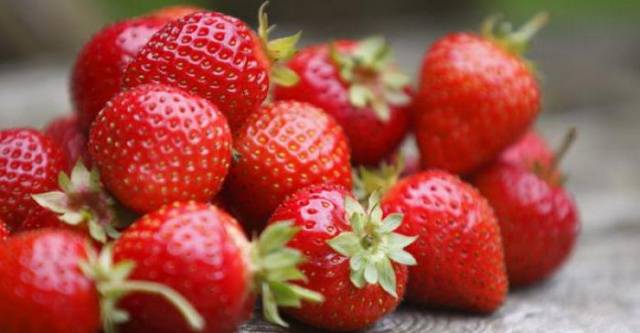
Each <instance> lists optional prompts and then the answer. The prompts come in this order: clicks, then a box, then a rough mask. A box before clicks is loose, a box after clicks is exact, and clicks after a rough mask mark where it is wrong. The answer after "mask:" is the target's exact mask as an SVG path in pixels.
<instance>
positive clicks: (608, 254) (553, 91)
mask: <svg viewBox="0 0 640 333" xmlns="http://www.w3.org/2000/svg"><path fill="white" fill-rule="evenodd" d="M409 23H410V22H409ZM390 37H392V38H394V37H398V38H399V33H397V34H396V35H395V36H394V33H393V32H392V33H391V36H390ZM409 38H411V37H409ZM423 40H424V39H422V40H420V41H418V40H417V39H416V40H413V41H412V40H410V39H407V38H404V39H400V42H399V46H400V50H399V51H398V54H399V56H400V59H401V60H402V62H403V64H404V65H405V67H407V68H408V69H414V68H415V66H416V64H417V62H418V58H419V57H420V55H421V53H422V52H423V47H424V45H426V42H423ZM565 42H566V40H565ZM606 42H607V43H609V44H606V45H605V47H602V48H603V49H604V48H606V49H607V50H610V49H617V50H620V48H621V47H623V46H622V45H623V44H616V45H611V43H614V42H615V41H611V40H608V39H607V40H606ZM553 43H554V41H550V42H549V44H551V46H552V47H551V48H547V49H543V50H542V51H540V54H539V55H541V58H543V59H547V60H548V59H553V61H551V60H548V61H547V62H545V64H546V69H547V70H548V71H549V72H551V73H554V75H548V77H547V82H546V83H545V85H546V86H547V91H549V92H550V93H548V94H547V95H546V96H547V105H550V109H551V111H552V112H547V113H545V114H544V115H543V116H542V117H541V120H540V122H539V125H538V127H539V128H540V129H541V130H542V132H543V133H544V134H546V135H547V136H548V137H549V138H550V140H551V141H552V142H558V140H559V139H560V137H561V136H562V133H563V131H564V130H565V129H566V128H567V127H569V126H574V125H575V126H577V127H578V128H579V130H580V138H579V140H578V142H577V144H576V146H575V149H574V150H573V151H572V152H571V154H570V155H569V156H568V159H567V160H566V161H565V163H564V169H565V170H567V171H569V175H570V181H569V187H570V188H571V190H572V191H573V192H574V193H575V194H576V197H577V201H578V204H579V206H580V211H581V216H582V221H583V230H582V235H581V237H580V240H579V243H578V246H577V248H576V251H575V253H574V256H573V257H572V258H571V260H570V261H569V262H568V263H567V265H566V266H565V267H564V268H563V269H562V270H561V271H560V273H559V274H558V275H556V276H555V277H554V278H553V279H551V280H550V281H548V282H546V283H544V284H542V285H538V286H535V287H532V288H529V289H526V290H518V291H514V292H512V293H511V294H510V295H509V298H508V301H507V303H506V304H505V306H504V307H503V308H502V309H501V310H500V311H498V312H497V313H495V314H494V315H491V316H487V317H481V316H473V315H467V314H462V313H449V312H435V311H431V310H427V309H421V308H417V307H413V306H411V305H403V306H402V307H401V308H400V309H399V310H398V311H397V312H396V313H394V314H392V315H390V316H388V317H386V318H384V319H383V320H382V321H380V322H379V323H378V324H377V325H376V326H375V327H373V328H371V329H370V330H369V332H445V331H446V332H629V333H635V332H640V208H639V207H640V176H639V175H638V174H639V172H640V129H639V128H640V79H638V77H639V76H638V75H637V73H635V74H634V72H632V71H626V70H625V69H624V68H622V69H621V68H618V67H615V66H613V65H611V66H604V65H600V63H601V61H603V62H604V59H606V58H607V57H609V55H608V53H606V52H598V50H599V49H598V50H596V51H595V52H583V53H581V55H582V56H581V58H580V59H575V57H569V58H567V57H565V58H562V57H560V58H558V57H556V56H557V53H555V52H554V51H553V50H554V49H553V46H554V44H553ZM557 43H558V44H559V43H560V41H558V42H557ZM574 43H575V44H580V41H574ZM624 45H626V44H624ZM631 45H633V44H631ZM563 50H565V51H564V52H569V51H567V47H566V45H565V47H564V49H563ZM585 57H587V58H589V59H587V60H585V59H584V58H585ZM563 59H565V60H563ZM635 59H637V57H636V58H635ZM406 64H410V65H406ZM589 71H590V72H589ZM67 73H68V65H50V64H35V65H33V64H31V65H29V66H8V65H4V66H3V67H0V101H2V105H0V128H3V127H9V126H16V125H31V126H42V125H43V124H44V123H45V122H46V121H47V120H49V119H51V118H52V117H54V116H55V115H57V114H62V113H65V112H67V111H68V110H69V108H70V107H69V103H68V97H67V82H66V76H67ZM560 109H561V110H560ZM553 111H562V112H553ZM258 317H259V316H258ZM241 331H242V332H287V330H284V329H280V328H277V327H275V326H272V325H269V324H266V323H264V322H262V321H260V320H259V319H256V320H254V321H252V322H250V323H248V324H247V325H245V326H243V328H242V329H241ZM289 332H300V333H302V332H316V331H314V330H312V329H310V328H308V327H304V326H300V325H295V324H294V327H292V328H291V329H290V330H289Z"/></svg>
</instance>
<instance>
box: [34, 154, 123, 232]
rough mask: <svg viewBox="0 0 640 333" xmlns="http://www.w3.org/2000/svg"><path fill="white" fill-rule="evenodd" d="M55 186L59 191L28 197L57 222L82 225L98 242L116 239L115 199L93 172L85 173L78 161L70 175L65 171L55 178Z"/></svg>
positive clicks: (98, 176)
mask: <svg viewBox="0 0 640 333" xmlns="http://www.w3.org/2000/svg"><path fill="white" fill-rule="evenodd" d="M58 186H59V188H60V190H61V191H52V192H47V193H40V194H34V195H32V197H33V199H34V200H35V201H36V202H37V203H38V204H39V205H40V206H42V207H44V208H46V209H48V210H50V211H52V212H54V213H56V214H57V215H58V219H60V221H61V222H63V223H66V224H69V225H72V226H80V225H82V224H85V225H86V228H87V230H88V232H89V234H90V236H91V237H92V238H93V239H95V240H96V241H98V242H101V243H105V242H107V241H108V240H109V239H116V238H118V237H119V233H118V231H117V230H116V229H115V227H114V225H117V223H118V219H117V214H116V212H115V209H114V207H115V200H113V198H111V196H109V195H108V194H107V193H106V192H105V191H104V190H103V189H102V184H101V183H100V175H99V173H98V171H97V169H95V168H94V169H93V170H88V169H87V167H85V166H84V164H83V163H82V161H80V160H79V161H78V162H77V163H76V165H75V166H74V168H73V170H72V171H71V175H70V176H69V175H67V174H66V173H65V172H61V173H60V174H59V175H58Z"/></svg>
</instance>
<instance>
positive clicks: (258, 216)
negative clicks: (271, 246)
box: [225, 101, 351, 230]
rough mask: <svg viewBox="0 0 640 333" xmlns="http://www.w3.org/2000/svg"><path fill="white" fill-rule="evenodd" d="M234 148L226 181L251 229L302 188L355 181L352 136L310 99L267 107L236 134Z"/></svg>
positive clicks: (260, 224) (276, 103) (234, 200)
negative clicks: (351, 159) (351, 160)
mask: <svg viewBox="0 0 640 333" xmlns="http://www.w3.org/2000/svg"><path fill="white" fill-rule="evenodd" d="M234 148H235V150H236V151H237V153H238V154H239V158H238V159H236V160H234V161H233V162H232V165H231V171H230V172H229V178H228V180H227V183H226V185H225V187H226V192H227V193H228V195H229V198H228V199H229V200H230V202H231V203H232V205H233V206H234V207H235V208H236V210H237V211H238V212H239V213H241V214H242V215H243V217H244V218H243V220H244V221H245V222H248V224H247V225H245V227H247V229H249V230H252V229H253V230H256V229H257V230H260V229H262V227H263V226H264V224H265V223H266V221H267V219H268V218H269V216H271V213H273V211H274V210H275V209H276V207H277V206H278V204H280V203H281V202H282V201H283V200H284V199H285V198H286V197H287V196H288V195H290V194H293V193H295V192H296V191H297V190H299V189H301V188H304V187H307V186H309V185H313V184H322V183H334V184H339V185H343V186H345V187H348V188H350V187H351V164H350V163H349V147H348V145H347V139H346V137H345V136H344V133H343V132H342V129H341V128H340V126H338V124H337V123H336V122H335V121H334V120H333V118H331V117H329V116H328V115H326V114H325V113H324V112H322V110H320V109H318V108H316V107H314V106H312V105H310V104H306V103H300V102H293V101H279V102H275V103H274V104H272V105H268V106H265V107H263V108H262V109H261V110H260V112H259V113H256V114H254V115H252V116H251V117H250V118H249V119H248V120H247V123H246V124H245V126H243V127H242V128H241V129H240V130H239V131H238V132H237V133H236V134H235V136H234Z"/></svg>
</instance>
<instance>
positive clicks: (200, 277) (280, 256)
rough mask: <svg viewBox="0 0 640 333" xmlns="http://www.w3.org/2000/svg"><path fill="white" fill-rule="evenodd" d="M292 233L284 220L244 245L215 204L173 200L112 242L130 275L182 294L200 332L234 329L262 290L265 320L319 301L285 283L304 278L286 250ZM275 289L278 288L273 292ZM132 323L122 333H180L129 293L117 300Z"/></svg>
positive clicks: (150, 301)
mask: <svg viewBox="0 0 640 333" xmlns="http://www.w3.org/2000/svg"><path fill="white" fill-rule="evenodd" d="M295 233H296V229H295V228H292V227H291V226H290V225H287V224H286V223H281V224H278V225H277V226H275V227H273V228H270V229H267V230H265V232H264V234H263V235H262V237H261V238H260V240H258V241H257V242H256V243H255V244H251V243H249V241H248V240H247V239H246V237H245V236H244V234H243V232H242V229H241V228H240V226H239V224H238V223H237V222H236V221H235V220H234V219H233V218H232V217H231V216H229V215H228V214H226V213H225V212H223V211H222V210H220V209H218V208H216V207H215V206H211V205H207V204H198V203H193V202H190V203H174V204H172V205H170V206H165V207H163V208H161V209H160V210H158V211H156V212H153V213H151V214H148V215H146V216H144V217H143V218H141V219H140V220H138V221H137V222H135V223H134V224H133V225H132V226H131V227H130V228H129V229H128V230H126V231H125V232H124V233H123V234H122V237H121V238H120V239H119V240H118V241H116V245H115V249H114V253H115V258H116V260H133V261H134V262H138V263H140V265H139V266H138V267H137V268H136V269H135V271H134V272H133V275H132V276H133V277H134V278H139V279H144V280H150V281H156V282H160V283H162V284H166V285H168V286H170V287H173V288H175V290H177V291H178V292H180V293H181V294H183V295H184V296H185V297H186V298H187V299H188V300H189V301H190V302H191V304H193V305H194V306H195V308H196V309H197V310H198V311H199V312H200V313H201V314H202V315H203V317H204V319H205V322H206V325H205V327H204V330H203V331H202V332H205V333H214V332H216V333H217V332H235V331H236V329H237V327H238V325H239V324H240V323H242V322H243V321H245V320H247V319H248V318H249V317H250V316H251V313H252V308H253V305H254V303H255V294H256V292H261V293H263V303H264V310H265V312H266V313H265V315H266V317H267V318H268V319H269V320H272V321H276V322H279V323H283V322H282V320H281V319H280V317H279V316H278V314H277V311H276V305H277V304H278V303H280V302H282V301H283V300H286V301H287V302H286V304H285V305H288V306H295V304H297V303H299V302H300V299H305V300H316V301H317V300H319V299H321V296H319V295H317V294H315V293H311V292H309V291H307V290H304V289H302V288H299V287H296V286H292V285H289V284H288V283H287V280H289V279H301V278H304V275H302V274H301V273H300V271H298V269H297V268H295V265H296V264H297V263H298V262H300V261H301V260H302V257H301V254H300V253H299V252H297V251H294V250H292V249H288V248H285V247H284V244H285V243H286V242H287V241H288V240H289V239H290V238H291V237H292V236H293V235H294V234H295ZM274 287H276V289H273V288H274ZM122 307H123V308H124V309H126V310H127V311H128V312H129V313H130V314H131V315H132V317H133V318H136V320H132V321H130V322H129V323H127V324H126V325H125V326H124V327H123V330H122V332H124V333H134V332H135V333H138V332H139V333H142V332H157V333H162V332H184V331H185V329H186V327H185V324H184V321H183V320H182V319H181V318H180V317H179V316H178V315H177V313H175V312H172V311H168V309H169V305H168V304H167V303H165V302H162V301H159V300H158V299H157V298H156V297H154V296H148V295H141V294H133V295H131V296H130V297H127V298H126V299H124V300H123V302H122Z"/></svg>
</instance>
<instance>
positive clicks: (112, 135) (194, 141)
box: [89, 85, 231, 213]
mask: <svg viewBox="0 0 640 333" xmlns="http://www.w3.org/2000/svg"><path fill="white" fill-rule="evenodd" d="M89 151H90V153H91V156H92V159H93V162H94V164H95V165H96V166H97V167H98V169H99V170H100V174H101V176H102V180H103V182H104V185H105V186H106V187H107V188H108V189H109V190H110V191H111V193H113V195H114V196H116V197H117V198H118V199H119V200H120V201H121V202H122V203H123V204H124V205H125V206H127V207H129V208H131V209H133V210H135V211H137V212H141V213H144V212H149V211H152V210H154V209H157V208H159V207H160V206H162V205H164V204H167V203H171V202H174V201H180V200H196V201H202V202H206V201H209V200H211V199H212V198H213V196H214V195H215V194H216V193H217V192H218V190H219V189H220V187H221V186H222V181H223V179H224V177H225V176H226V174H227V170H228V168H229V163H230V160H231V134H230V132H229V127H228V126H227V122H226V120H225V119H224V116H223V115H222V114H221V113H220V112H219V111H218V109H217V108H216V107H215V106H214V105H212V104H210V103H209V102H208V101H207V100H205V99H202V98H200V97H196V96H193V95H191V94H188V93H186V92H184V91H182V90H180V89H177V88H173V87H169V86H163V85H142V86H138V87H136V88H133V89H130V90H128V91H125V92H122V93H120V94H118V95H116V96H115V97H114V98H113V99H112V100H111V101H109V103H108V105H107V106H106V107H105V108H104V109H103V111H102V112H101V113H100V115H99V116H98V118H97V119H96V121H95V122H94V124H93V127H92V128H91V134H90V138H89Z"/></svg>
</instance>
